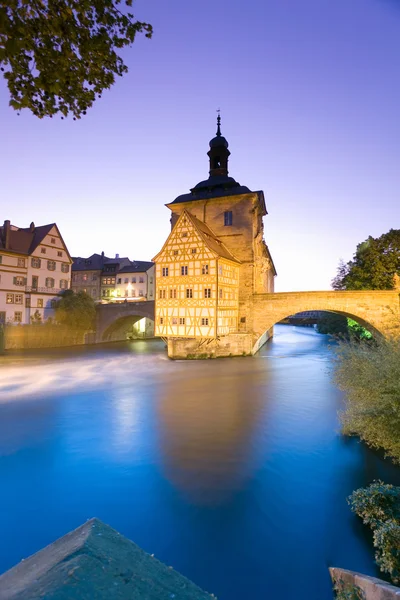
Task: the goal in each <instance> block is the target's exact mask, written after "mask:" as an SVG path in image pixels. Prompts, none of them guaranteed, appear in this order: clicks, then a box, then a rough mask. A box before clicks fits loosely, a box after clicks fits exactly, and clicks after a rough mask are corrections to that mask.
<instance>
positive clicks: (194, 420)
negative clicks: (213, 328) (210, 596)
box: [0, 326, 400, 600]
mask: <svg viewBox="0 0 400 600" xmlns="http://www.w3.org/2000/svg"><path fill="white" fill-rule="evenodd" d="M275 333H276V335H275V338H274V340H273V341H272V342H271V343H269V344H267V345H266V346H264V348H263V349H262V350H261V352H260V353H259V354H258V355H257V356H256V357H252V358H236V359H224V360H222V359H221V360H214V361H189V362H186V361H178V362H173V361H169V360H167V359H166V356H165V350H164V347H163V344H162V343H161V342H154V341H153V342H150V341H149V342H145V341H141V342H132V343H126V344H117V345H109V346H108V347H102V348H94V349H91V350H88V349H86V350H81V351H80V352H79V355H78V356H76V355H72V354H70V353H68V352H67V351H55V352H53V353H52V354H51V355H49V356H48V355H47V354H46V353H45V352H44V353H42V355H41V356H39V357H35V358H34V357H33V356H32V355H31V356H30V357H27V358H25V359H23V360H22V359H19V358H7V359H3V361H2V363H1V364H0V486H1V487H0V572H3V571H4V570H6V569H8V568H10V567H11V566H13V565H14V564H15V563H16V562H18V561H19V560H21V558H24V557H27V556H28V555H30V554H32V553H33V552H35V551H37V550H39V549H40V548H42V547H43V546H44V545H46V544H48V543H50V542H52V541H53V540H55V539H56V538H57V537H59V536H61V535H63V534H65V533H66V532H68V531H69V530H71V529H73V528H75V527H77V526H78V525H80V524H81V523H83V522H84V521H85V520H86V519H88V518H90V517H93V516H97V517H99V518H100V519H102V520H103V521H105V522H106V523H108V524H110V525H111V526H113V527H115V528H116V529H118V530H119V531H120V532H121V533H123V534H125V535H126V536H127V537H129V538H131V539H132V540H134V541H135V542H136V543H137V544H139V545H140V546H142V547H143V548H144V549H145V550H146V551H148V552H149V553H154V554H155V555H156V556H157V557H158V558H159V559H160V560H162V561H164V562H165V563H166V564H168V565H172V566H173V567H174V568H175V569H177V570H178V571H180V572H181V573H183V574H184V575H186V576H188V577H189V578H191V579H192V580H193V581H195V582H196V583H197V584H198V585H200V586H201V587H202V588H204V589H205V590H207V591H209V592H213V593H214V594H215V595H216V596H217V597H218V598H219V600H228V599H229V600H239V599H240V600H243V599H250V598H254V599H258V598H266V599H267V598H268V599H274V600H275V599H277V598H280V599H282V600H328V599H329V600H331V598H332V592H331V586H330V580H329V575H328V570H327V567H328V566H329V565H336V566H341V567H345V568H349V569H354V570H358V571H362V572H364V573H367V574H377V573H378V572H377V571H376V569H375V566H374V561H373V549H372V544H371V540H370V537H369V532H368V531H367V530H366V529H364V527H363V525H362V524H361V523H360V521H359V520H358V518H357V517H355V516H354V515H353V514H352V513H351V511H350V510H349V508H348V506H347V504H346V496H347V495H348V494H349V493H350V492H351V491H352V490H353V489H355V488H357V487H359V486H362V485H366V484H368V483H369V482H371V481H372V480H373V479H375V478H378V477H380V478H382V479H384V480H385V481H386V482H388V483H389V482H391V483H397V484H400V469H396V468H395V467H393V466H392V465H391V464H390V463H389V462H387V461H385V462H384V461H383V460H382V457H381V455H380V454H378V453H375V452H372V451H370V450H368V449H367V448H366V447H365V446H364V445H363V444H360V443H359V442H358V441H357V440H356V439H354V438H351V439H349V438H343V437H342V436H341V435H340V432H339V423H338V419H337V411H338V409H339V408H340V406H341V402H342V395H341V393H340V392H339V391H338V390H337V389H336V388H335V387H334V386H333V384H332V383H331V380H330V368H331V351H330V349H329V344H328V340H327V338H326V337H325V336H319V335H318V334H316V333H315V332H314V330H313V329H310V328H295V327H290V326H278V327H276V328H275Z"/></svg>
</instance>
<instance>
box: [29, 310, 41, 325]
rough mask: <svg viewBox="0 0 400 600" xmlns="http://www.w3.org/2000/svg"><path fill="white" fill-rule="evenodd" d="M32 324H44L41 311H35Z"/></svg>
mask: <svg viewBox="0 0 400 600" xmlns="http://www.w3.org/2000/svg"><path fill="white" fill-rule="evenodd" d="M31 324H32V325H41V324H42V315H41V314H40V311H38V310H35V312H34V313H33V315H31Z"/></svg>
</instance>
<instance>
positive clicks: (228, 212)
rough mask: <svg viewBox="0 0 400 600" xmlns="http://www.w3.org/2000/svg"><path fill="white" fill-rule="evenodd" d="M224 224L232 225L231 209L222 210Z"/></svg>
mask: <svg viewBox="0 0 400 600" xmlns="http://www.w3.org/2000/svg"><path fill="white" fill-rule="evenodd" d="M224 225H226V226H227V225H232V211H231V210H226V211H225V212H224Z"/></svg>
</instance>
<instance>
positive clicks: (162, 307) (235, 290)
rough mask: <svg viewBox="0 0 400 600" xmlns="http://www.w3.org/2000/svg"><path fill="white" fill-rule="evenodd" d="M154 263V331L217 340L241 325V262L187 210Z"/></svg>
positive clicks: (165, 334) (162, 334)
mask: <svg viewBox="0 0 400 600" xmlns="http://www.w3.org/2000/svg"><path fill="white" fill-rule="evenodd" d="M153 260H154V261H155V263H156V315H155V316H156V322H155V334H156V335H159V336H161V337H168V336H178V337H188V338H216V337H217V336H219V335H227V334H228V333H229V332H231V331H236V329H237V319H238V302H239V264H240V262H239V261H238V260H237V259H236V258H235V257H234V256H233V255H232V254H231V253H230V252H229V251H228V250H227V248H226V247H225V246H224V244H222V243H221V242H220V240H218V238H216V236H215V235H214V233H213V232H212V231H211V229H210V228H209V227H208V226H207V225H206V224H205V223H202V222H201V221H200V220H199V219H197V218H196V217H194V216H193V215H191V214H190V213H189V212H188V211H183V213H182V214H181V216H180V218H179V219H178V221H177V223H176V225H175V227H174V229H173V230H172V232H171V234H170V235H169V237H168V239H167V241H166V242H165V244H164V246H163V248H162V250H161V252H159V254H157V256H156V257H155V258H154V259H153Z"/></svg>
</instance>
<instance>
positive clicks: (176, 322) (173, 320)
mask: <svg viewBox="0 0 400 600" xmlns="http://www.w3.org/2000/svg"><path fill="white" fill-rule="evenodd" d="M172 325H178V319H177V317H172Z"/></svg>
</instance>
